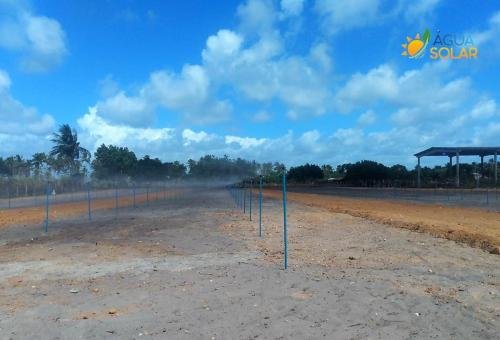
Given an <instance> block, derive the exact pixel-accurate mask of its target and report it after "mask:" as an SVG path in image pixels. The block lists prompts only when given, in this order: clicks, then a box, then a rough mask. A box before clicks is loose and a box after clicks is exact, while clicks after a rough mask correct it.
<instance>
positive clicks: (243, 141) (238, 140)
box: [225, 136, 267, 149]
mask: <svg viewBox="0 0 500 340" xmlns="http://www.w3.org/2000/svg"><path fill="white" fill-rule="evenodd" d="M225 140H226V144H233V143H234V144H238V145H239V146H240V147H241V148H243V149H249V148H254V147H257V146H261V145H263V144H264V143H265V142H266V140H267V139H266V138H260V139H259V138H253V137H238V136H226V138H225Z"/></svg>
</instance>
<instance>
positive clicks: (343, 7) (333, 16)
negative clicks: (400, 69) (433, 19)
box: [315, 0, 441, 34]
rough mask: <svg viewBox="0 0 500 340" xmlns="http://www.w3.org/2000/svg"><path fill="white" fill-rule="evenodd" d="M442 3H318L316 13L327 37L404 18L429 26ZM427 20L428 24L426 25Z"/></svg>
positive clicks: (342, 0) (382, 0) (349, 0)
mask: <svg viewBox="0 0 500 340" xmlns="http://www.w3.org/2000/svg"><path fill="white" fill-rule="evenodd" d="M440 2H441V0H420V1H407V0H399V1H387V0H316V3H315V10H316V12H317V13H318V15H319V18H320V23H321V25H322V29H323V31H324V32H325V33H326V34H336V33H339V32H342V31H346V30H350V29H356V28H361V27H367V26H375V25H380V24H382V23H385V22H387V21H389V20H400V19H401V18H402V17H403V18H404V19H405V20H406V21H407V22H409V23H411V24H414V23H415V21H420V22H423V23H425V22H428V16H429V15H431V14H432V13H433V12H434V10H435V9H436V7H437V6H438V5H439V4H440ZM426 19H427V21H426Z"/></svg>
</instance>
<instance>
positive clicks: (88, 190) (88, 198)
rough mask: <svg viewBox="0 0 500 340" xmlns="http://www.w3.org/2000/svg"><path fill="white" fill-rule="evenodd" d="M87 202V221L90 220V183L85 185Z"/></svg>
mask: <svg viewBox="0 0 500 340" xmlns="http://www.w3.org/2000/svg"><path fill="white" fill-rule="evenodd" d="M87 201H88V210H89V221H91V220H92V215H91V210H90V183H89V184H87Z"/></svg>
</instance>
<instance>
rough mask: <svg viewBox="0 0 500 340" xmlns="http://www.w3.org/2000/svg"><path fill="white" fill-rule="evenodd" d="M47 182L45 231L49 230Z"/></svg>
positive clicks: (47, 192)
mask: <svg viewBox="0 0 500 340" xmlns="http://www.w3.org/2000/svg"><path fill="white" fill-rule="evenodd" d="M49 190H50V189H49V182H47V186H46V187H45V232H48V231H49Z"/></svg>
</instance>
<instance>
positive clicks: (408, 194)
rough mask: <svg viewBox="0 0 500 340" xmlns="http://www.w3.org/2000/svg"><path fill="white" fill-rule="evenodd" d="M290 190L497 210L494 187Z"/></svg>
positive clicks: (499, 197)
mask: <svg viewBox="0 0 500 340" xmlns="http://www.w3.org/2000/svg"><path fill="white" fill-rule="evenodd" d="M290 191H293V192H301V193H312V194H322V195H331V196H338V197H346V198H356V199H375V200H377V199H381V200H395V201H407V202H414V203H424V204H441V205H449V206H461V207H472V208H482V209H487V210H493V211H500V190H499V189H498V188H485V189H459V188H432V189H416V188H396V187H393V188H362V187H341V186H333V185H330V186H326V185H325V186H292V187H290Z"/></svg>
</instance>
